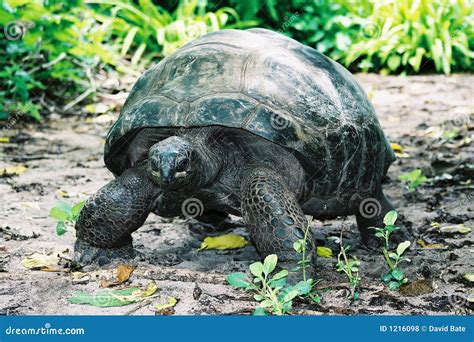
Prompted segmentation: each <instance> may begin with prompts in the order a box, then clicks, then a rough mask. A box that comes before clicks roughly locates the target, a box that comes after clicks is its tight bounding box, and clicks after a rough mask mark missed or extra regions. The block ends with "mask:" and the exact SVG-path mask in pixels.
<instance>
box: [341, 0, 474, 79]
mask: <svg viewBox="0 0 474 342" xmlns="http://www.w3.org/2000/svg"><path fill="white" fill-rule="evenodd" d="M471 13H472V4H471V1H469V0H440V1H411V0H399V1H390V0H381V1H377V2H373V4H372V8H371V10H370V15H368V16H364V17H362V18H361V19H363V21H362V26H360V28H361V30H360V31H361V32H362V34H361V35H359V36H357V41H356V42H355V43H354V44H353V45H352V46H351V48H350V49H349V50H348V53H347V55H346V56H345V58H344V60H343V62H344V64H346V65H350V64H352V63H354V62H356V61H357V63H358V66H359V68H360V69H362V70H365V71H367V70H382V72H386V73H388V72H397V71H399V70H405V71H415V72H418V71H419V70H420V69H421V67H422V66H423V65H425V64H427V63H428V62H430V61H432V62H433V63H434V67H435V69H436V71H438V72H443V73H445V74H450V73H451V70H452V69H453V68H454V69H456V70H459V71H463V70H473V66H472V58H473V57H474V53H473V51H472V49H473V45H474V30H473V23H474V18H473V16H472V15H471ZM367 28H371V30H372V32H366V31H367Z"/></svg>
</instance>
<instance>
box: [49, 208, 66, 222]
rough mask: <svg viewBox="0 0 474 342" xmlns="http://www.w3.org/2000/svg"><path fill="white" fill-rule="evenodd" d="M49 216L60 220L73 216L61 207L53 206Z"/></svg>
mask: <svg viewBox="0 0 474 342" xmlns="http://www.w3.org/2000/svg"><path fill="white" fill-rule="evenodd" d="M49 216H51V217H52V218H54V219H56V220H58V221H69V219H70V218H71V216H70V213H69V212H67V211H64V210H63V209H60V208H58V207H54V208H51V211H50V212H49Z"/></svg>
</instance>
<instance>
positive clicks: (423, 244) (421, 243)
mask: <svg viewBox="0 0 474 342" xmlns="http://www.w3.org/2000/svg"><path fill="white" fill-rule="evenodd" d="M416 243H417V244H418V245H419V246H420V247H421V248H423V249H446V248H448V246H445V245H443V244H441V243H426V242H425V241H423V240H421V239H418V240H417V241H416Z"/></svg>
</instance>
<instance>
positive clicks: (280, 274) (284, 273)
mask: <svg viewBox="0 0 474 342" xmlns="http://www.w3.org/2000/svg"><path fill="white" fill-rule="evenodd" d="M287 276H288V271H287V270H281V271H280V272H278V273H277V274H275V275H274V276H273V277H272V279H271V280H278V279H281V278H284V277H287Z"/></svg>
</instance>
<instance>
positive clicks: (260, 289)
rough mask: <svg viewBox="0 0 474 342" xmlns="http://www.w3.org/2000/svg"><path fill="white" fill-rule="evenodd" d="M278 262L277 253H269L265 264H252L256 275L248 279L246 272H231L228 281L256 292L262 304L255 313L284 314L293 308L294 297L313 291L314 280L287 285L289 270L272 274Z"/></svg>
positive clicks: (251, 266)
mask: <svg viewBox="0 0 474 342" xmlns="http://www.w3.org/2000/svg"><path fill="white" fill-rule="evenodd" d="M277 262H278V257H277V256H276V255H275V254H271V255H268V256H267V257H266V258H265V260H264V262H263V264H262V263H261V262H255V263H253V264H251V265H250V267H249V268H250V272H251V274H252V275H253V276H254V278H253V279H248V278H247V275H246V274H245V273H241V272H237V273H231V274H230V275H228V276H227V282H228V283H229V284H230V285H232V286H234V287H237V288H243V289H245V290H248V291H251V292H254V296H253V298H254V299H255V300H256V301H258V302H259V303H260V304H259V306H258V308H257V309H256V310H255V311H254V315H264V314H266V313H271V314H274V315H284V314H286V313H288V312H289V311H290V310H291V309H292V305H293V299H294V298H295V297H297V296H304V295H307V294H309V293H310V292H311V289H312V280H311V279H309V280H307V281H304V280H303V281H300V282H299V283H297V284H296V285H294V286H287V287H285V284H286V280H287V276H288V270H281V271H279V272H277V273H275V274H273V275H272V273H273V271H274V270H275V267H276V265H277Z"/></svg>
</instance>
